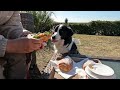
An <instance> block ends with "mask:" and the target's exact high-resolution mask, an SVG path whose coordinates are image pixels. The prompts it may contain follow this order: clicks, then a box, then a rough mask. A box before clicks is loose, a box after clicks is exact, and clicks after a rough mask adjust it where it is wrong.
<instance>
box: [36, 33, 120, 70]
mask: <svg viewBox="0 0 120 90" xmlns="http://www.w3.org/2000/svg"><path fill="white" fill-rule="evenodd" d="M73 37H74V38H77V39H79V40H80V42H81V44H80V45H77V46H78V49H79V51H80V53H81V54H84V55H87V56H101V57H120V37H117V36H116V37H115V36H95V35H81V34H75V35H74V36H73ZM52 55H53V50H48V49H44V50H41V51H38V52H37V63H38V65H40V67H41V68H43V67H44V66H45V64H46V63H47V62H48V61H49V60H50V58H51V57H52Z"/></svg>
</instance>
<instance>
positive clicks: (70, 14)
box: [51, 11, 120, 22]
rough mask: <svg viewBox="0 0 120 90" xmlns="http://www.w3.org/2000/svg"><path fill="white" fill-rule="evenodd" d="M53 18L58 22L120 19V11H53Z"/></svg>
mask: <svg viewBox="0 0 120 90" xmlns="http://www.w3.org/2000/svg"><path fill="white" fill-rule="evenodd" d="M52 12H53V13H54V14H52V16H51V18H52V19H53V20H54V21H56V22H64V21H65V18H67V19H68V22H90V21H96V20H101V21H116V20H117V21H118V20H120V11H52Z"/></svg>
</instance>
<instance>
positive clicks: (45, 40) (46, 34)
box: [33, 32, 51, 42]
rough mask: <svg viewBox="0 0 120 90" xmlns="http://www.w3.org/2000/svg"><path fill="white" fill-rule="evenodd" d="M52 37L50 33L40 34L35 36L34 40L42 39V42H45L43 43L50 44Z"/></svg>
mask: <svg viewBox="0 0 120 90" xmlns="http://www.w3.org/2000/svg"><path fill="white" fill-rule="evenodd" d="M50 37H51V34H50V33H49V32H44V33H38V34H36V35H34V36H33V38H36V39H41V40H43V42H48V40H49V39H50Z"/></svg>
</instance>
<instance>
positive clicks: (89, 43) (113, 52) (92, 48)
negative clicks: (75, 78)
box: [73, 34, 120, 57]
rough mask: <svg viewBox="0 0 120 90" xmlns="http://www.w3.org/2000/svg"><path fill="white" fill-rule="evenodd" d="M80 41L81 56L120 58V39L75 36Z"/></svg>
mask: <svg viewBox="0 0 120 90" xmlns="http://www.w3.org/2000/svg"><path fill="white" fill-rule="evenodd" d="M73 37H75V38H78V39H80V42H81V45H78V48H79V51H80V52H81V54H85V55H89V56H102V57H120V37H118V36H117V37H115V36H95V35H80V34H75V35H74V36H73Z"/></svg>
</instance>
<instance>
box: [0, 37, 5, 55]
mask: <svg viewBox="0 0 120 90" xmlns="http://www.w3.org/2000/svg"><path fill="white" fill-rule="evenodd" d="M6 45H7V39H5V38H4V37H3V36H2V35H0V57H4V55H5V51H6Z"/></svg>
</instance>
